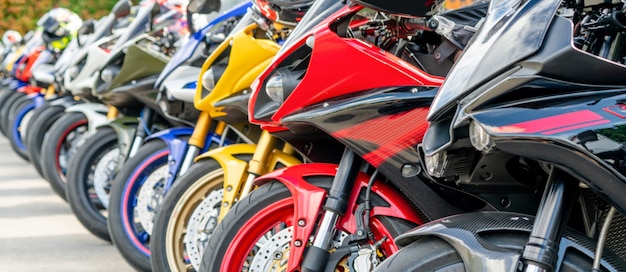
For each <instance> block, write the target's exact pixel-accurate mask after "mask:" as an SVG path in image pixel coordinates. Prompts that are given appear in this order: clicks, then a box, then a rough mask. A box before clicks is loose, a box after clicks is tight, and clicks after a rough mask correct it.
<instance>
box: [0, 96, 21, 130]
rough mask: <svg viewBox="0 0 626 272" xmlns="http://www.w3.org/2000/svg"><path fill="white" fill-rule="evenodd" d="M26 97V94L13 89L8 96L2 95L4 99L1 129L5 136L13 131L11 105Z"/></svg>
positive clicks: (0, 121)
mask: <svg viewBox="0 0 626 272" xmlns="http://www.w3.org/2000/svg"><path fill="white" fill-rule="evenodd" d="M22 97H26V94H25V93H23V92H18V91H11V92H9V93H8V94H7V96H2V97H1V98H2V100H0V131H2V134H4V135H5V136H7V137H8V136H9V133H11V131H10V128H9V112H10V109H11V106H12V105H13V104H15V102H16V101H17V100H18V99H20V98H22Z"/></svg>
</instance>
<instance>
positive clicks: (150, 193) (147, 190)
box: [136, 165, 169, 235]
mask: <svg viewBox="0 0 626 272" xmlns="http://www.w3.org/2000/svg"><path fill="white" fill-rule="evenodd" d="M168 170H169V167H168V165H163V166H161V167H159V168H157V169H156V170H155V171H153V172H152V173H150V175H148V177H147V178H146V181H145V182H144V183H143V184H142V185H141V189H139V194H138V196H137V208H136V209H137V217H139V222H140V223H141V225H142V226H143V229H144V230H146V232H147V233H148V234H150V235H152V228H153V227H154V217H155V215H156V212H157V211H158V210H159V207H160V206H161V204H162V203H163V197H164V196H165V191H164V189H165V183H166V182H167V174H168V173H169V172H168Z"/></svg>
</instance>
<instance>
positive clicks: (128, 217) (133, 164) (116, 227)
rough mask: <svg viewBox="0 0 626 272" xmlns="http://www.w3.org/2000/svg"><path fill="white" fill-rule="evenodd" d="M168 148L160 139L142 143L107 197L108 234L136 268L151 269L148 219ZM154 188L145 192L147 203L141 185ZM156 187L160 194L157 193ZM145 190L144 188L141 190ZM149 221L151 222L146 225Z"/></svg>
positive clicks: (164, 170)
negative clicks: (142, 195) (141, 195)
mask: <svg viewBox="0 0 626 272" xmlns="http://www.w3.org/2000/svg"><path fill="white" fill-rule="evenodd" d="M168 155H169V150H168V149H167V146H166V144H165V143H164V142H163V141H159V140H155V141H150V142H148V143H146V144H144V145H143V146H142V147H141V148H139V150H138V151H137V153H136V154H135V155H134V156H133V157H131V158H130V159H128V160H127V161H126V162H125V163H124V166H123V167H122V169H121V170H120V172H119V173H118V174H117V176H116V178H115V181H114V182H113V185H112V187H111V198H110V199H109V218H108V227H109V234H110V235H111V239H112V240H113V243H114V244H115V246H116V247H117V249H118V250H119V252H120V253H121V254H122V256H123V257H124V259H126V261H127V262H128V263H129V264H131V265H132V266H133V267H135V269H137V270H139V271H150V270H151V265H150V238H151V236H150V234H151V232H152V229H151V228H152V226H151V223H152V222H151V220H153V218H152V216H154V213H156V210H155V209H153V208H155V207H156V206H158V204H160V201H161V200H160V199H158V198H162V197H163V192H162V190H163V189H164V188H163V186H164V184H165V183H164V182H165V180H166V179H167V175H168V173H169V172H168V170H169V169H168V162H167V158H168ZM144 187H145V189H146V190H152V191H153V192H155V193H154V194H152V195H148V196H149V197H151V198H152V199H148V201H147V204H150V206H148V205H142V203H146V202H144V201H142V199H141V198H140V194H141V193H142V189H143V188H144ZM159 190H161V192H160V193H161V194H160V195H159V192H158V191H159ZM144 193H145V191H144ZM148 224H150V225H148Z"/></svg>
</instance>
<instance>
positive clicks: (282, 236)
mask: <svg viewBox="0 0 626 272" xmlns="http://www.w3.org/2000/svg"><path fill="white" fill-rule="evenodd" d="M292 231H293V227H288V228H285V229H283V230H281V231H279V232H277V233H276V234H274V235H272V236H271V237H270V238H269V239H267V240H265V239H263V240H261V241H259V242H257V246H260V248H259V250H258V251H257V252H256V254H255V255H254V258H253V259H252V262H251V263H250V267H249V270H248V271H251V272H252V271H287V264H288V262H289V251H290V245H291V240H292V238H293V233H292ZM346 237H348V234H347V233H345V232H343V231H341V232H339V233H338V234H336V235H335V237H333V240H332V245H331V252H333V251H334V250H336V249H337V248H339V246H341V243H342V242H343V240H344V239H345V238H346ZM312 240H313V237H311V238H310V239H309V242H312ZM339 266H340V267H342V268H343V271H348V270H349V269H348V267H347V265H346V261H345V260H344V261H342V262H340V263H339Z"/></svg>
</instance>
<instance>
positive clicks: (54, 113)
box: [25, 104, 65, 177]
mask: <svg viewBox="0 0 626 272" xmlns="http://www.w3.org/2000/svg"><path fill="white" fill-rule="evenodd" d="M64 113H65V107H63V106H50V105H48V104H44V106H42V107H40V108H37V109H36V110H35V112H33V116H32V118H31V119H30V122H28V125H27V129H26V130H27V131H28V133H26V140H25V141H26V150H28V157H29V159H30V163H32V164H33V166H34V167H35V169H36V170H37V173H38V174H39V175H40V176H41V177H44V175H43V169H41V161H40V158H41V147H42V146H43V141H44V137H45V136H46V135H47V133H48V130H50V128H51V127H52V125H53V124H54V122H56V121H57V120H58V119H59V118H61V116H62V115H63V114H64Z"/></svg>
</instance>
